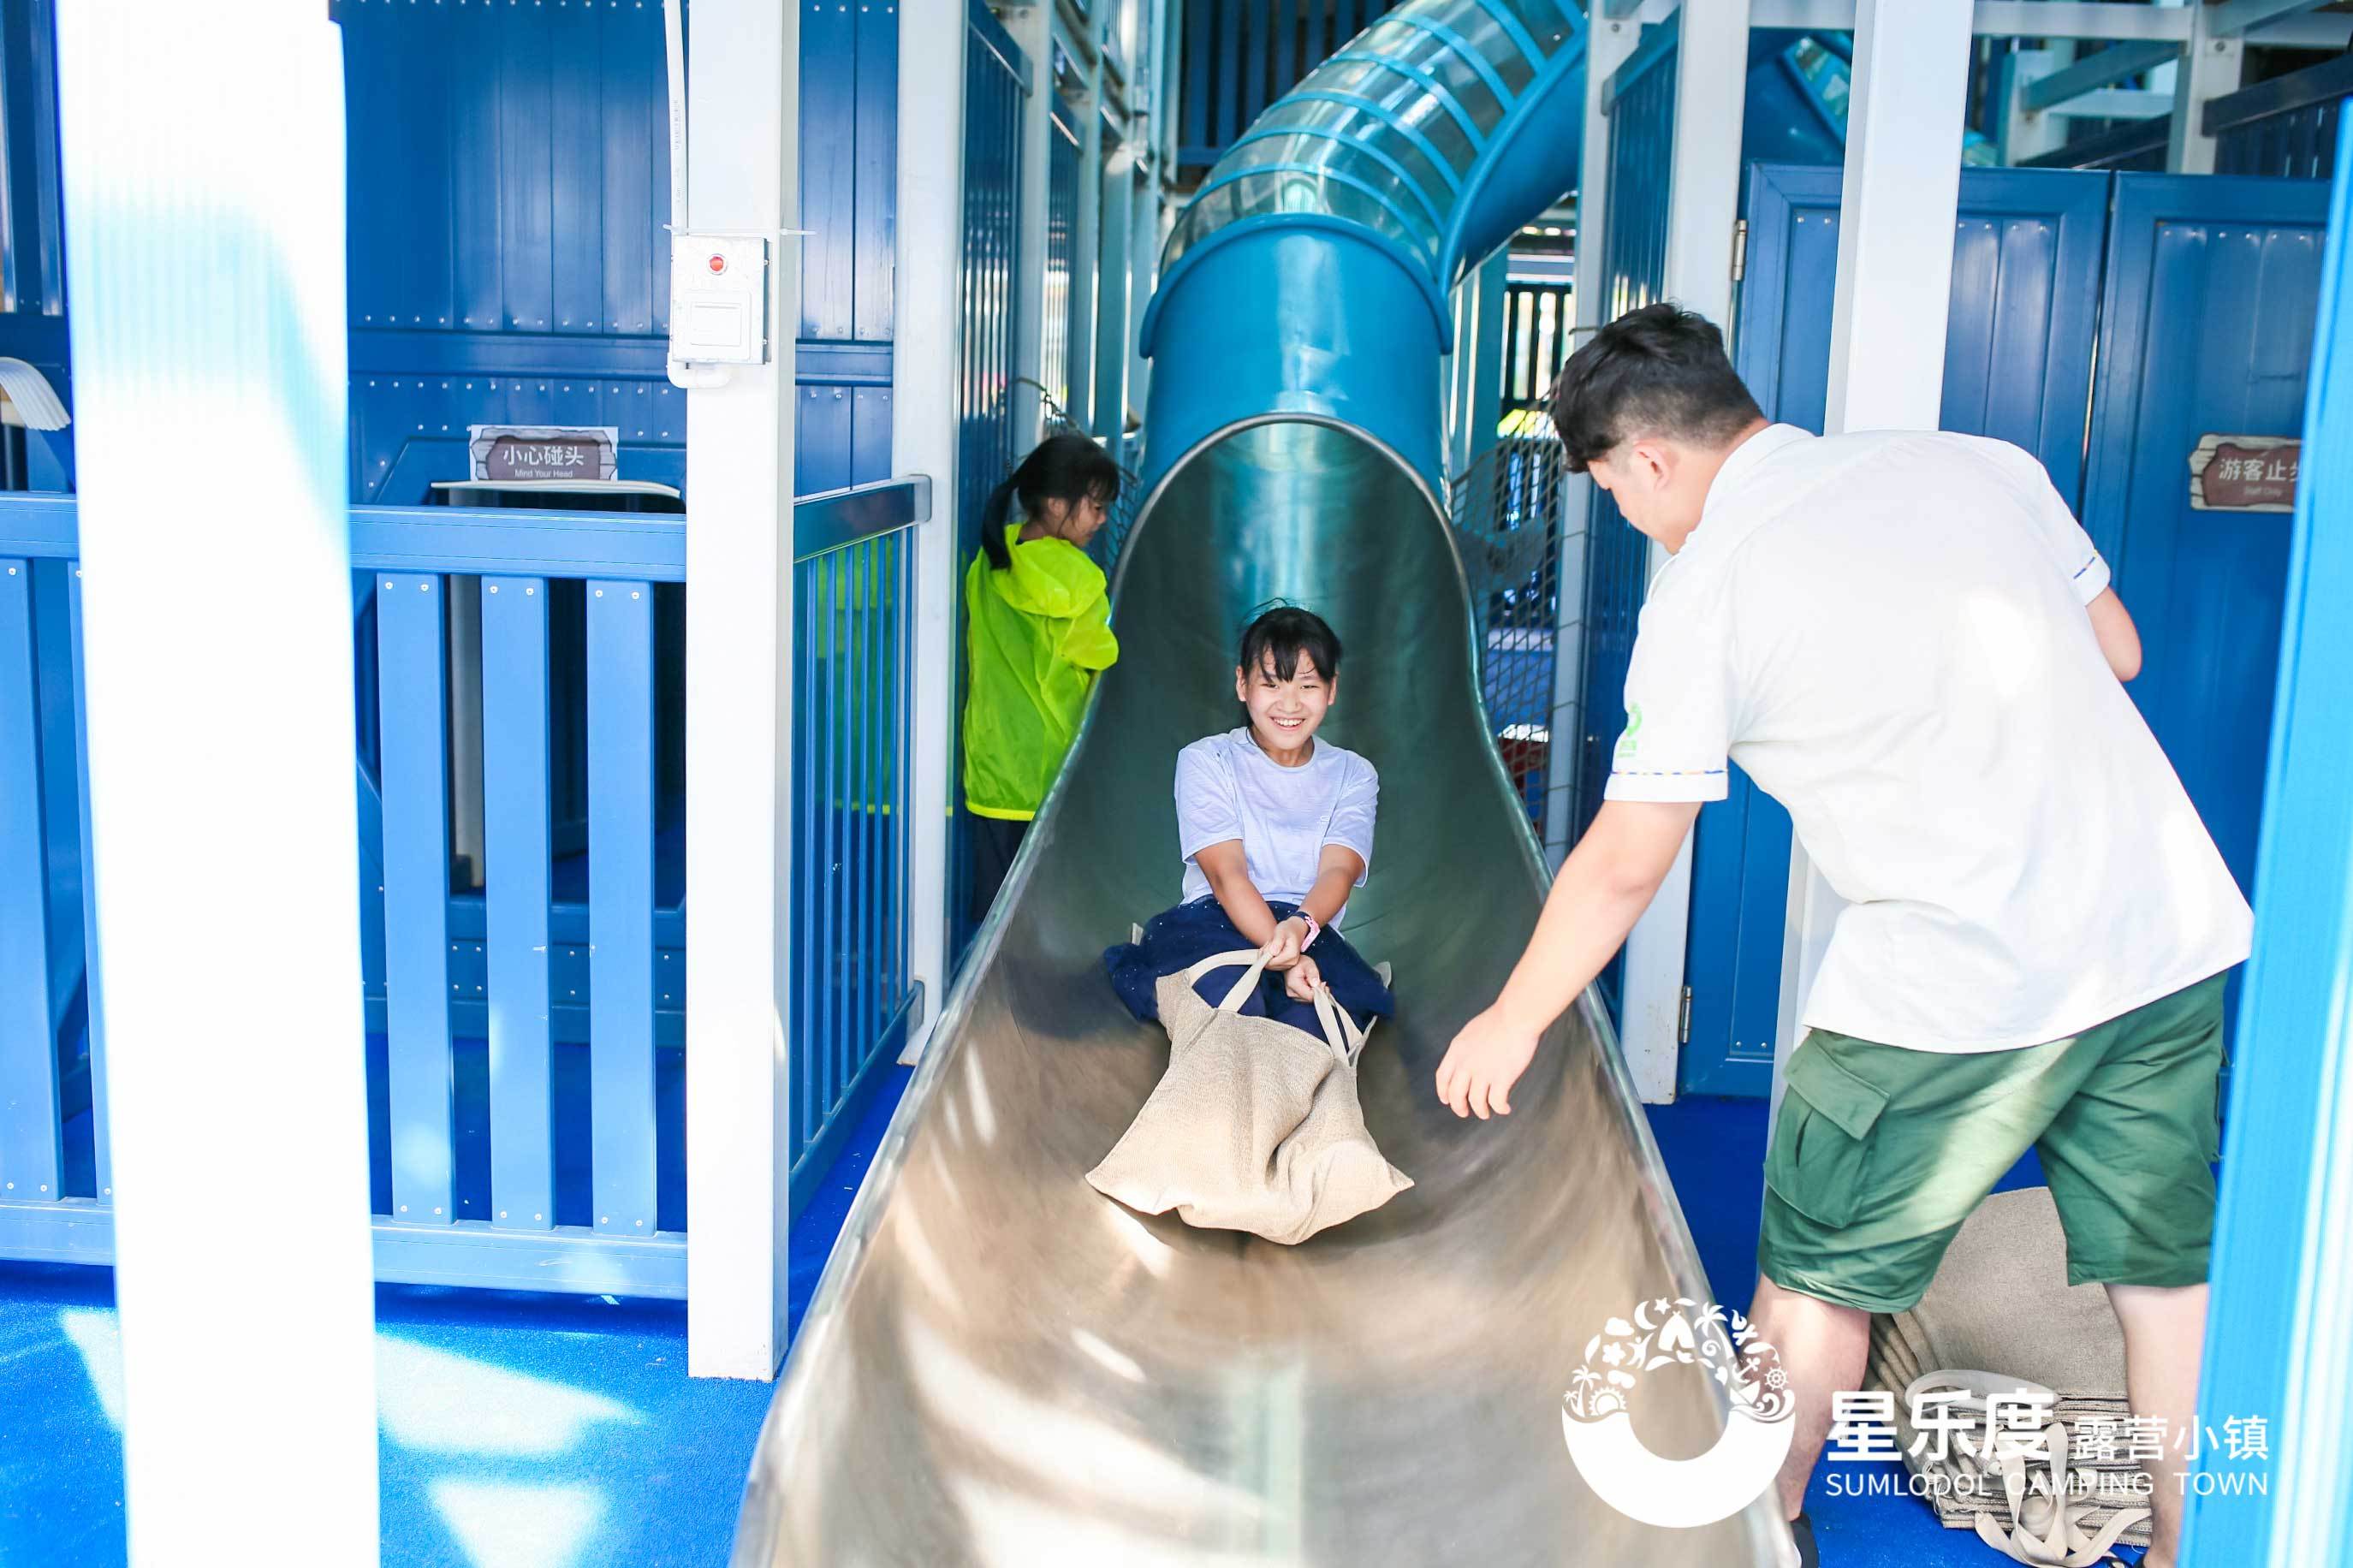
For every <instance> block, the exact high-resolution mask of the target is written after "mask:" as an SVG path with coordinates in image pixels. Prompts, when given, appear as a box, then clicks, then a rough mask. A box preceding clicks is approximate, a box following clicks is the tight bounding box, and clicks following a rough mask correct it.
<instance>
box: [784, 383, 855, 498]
mask: <svg viewBox="0 0 2353 1568" xmlns="http://www.w3.org/2000/svg"><path fill="white" fill-rule="evenodd" d="M849 391H850V389H849V388H848V387H843V386H804V387H802V388H801V389H800V394H801V395H800V398H799V405H800V406H799V413H800V418H799V420H798V421H797V429H796V431H795V435H794V437H793V440H794V445H793V492H794V493H795V494H796V495H805V496H807V495H816V494H818V492H819V491H821V490H838V489H844V488H846V487H847V486H848V485H849V484H850V482H851V479H850V474H851V469H850V445H849V416H850V409H851V404H850V401H849Z"/></svg>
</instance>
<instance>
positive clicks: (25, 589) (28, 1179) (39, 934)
mask: <svg viewBox="0 0 2353 1568" xmlns="http://www.w3.org/2000/svg"><path fill="white" fill-rule="evenodd" d="M33 649H34V627H33V568H32V563H31V562H30V561H26V560H10V561H0V1197H6V1198H11V1199H14V1200H16V1201H18V1202H26V1201H34V1202H43V1201H49V1202H53V1201H55V1200H56V1199H57V1198H58V1196H59V1195H60V1192H59V1185H60V1181H61V1177H62V1173H63V1171H64V1168H65V1167H64V1142H63V1129H62V1126H61V1124H60V1122H59V1121H58V1053H57V1046H56V1041H55V1039H54V1038H53V1037H52V1036H51V1034H50V1026H51V1012H50V1004H49V956H48V953H49V942H48V938H49V899H48V870H47V866H46V865H45V864H44V861H45V857H44V856H43V854H42V840H43V835H42V828H41V823H42V812H41V796H42V790H41V750H42V747H41V723H40V704H39V702H38V700H37V695H36V693H37V684H36V683H37V680H38V679H39V676H38V672H37V670H36V668H35V667H34V661H33Z"/></svg>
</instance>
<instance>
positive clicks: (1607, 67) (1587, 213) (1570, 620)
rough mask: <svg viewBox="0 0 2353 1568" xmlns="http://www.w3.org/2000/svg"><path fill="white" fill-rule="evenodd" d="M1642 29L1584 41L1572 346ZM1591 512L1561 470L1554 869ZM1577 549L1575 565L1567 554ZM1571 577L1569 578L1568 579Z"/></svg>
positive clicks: (1591, 316) (1571, 771)
mask: <svg viewBox="0 0 2353 1568" xmlns="http://www.w3.org/2000/svg"><path fill="white" fill-rule="evenodd" d="M1641 37H1642V29H1641V26H1640V25H1639V24H1638V23H1635V22H1632V21H1625V20H1620V21H1609V20H1596V21H1595V22H1594V23H1593V25H1592V29H1591V32H1590V33H1589V34H1588V37H1587V40H1586V52H1585V140H1584V142H1582V143H1581V144H1580V146H1581V151H1580V153H1579V155H1578V173H1577V252H1576V255H1577V262H1576V265H1577V291H1576V293H1575V295H1574V296H1573V298H1574V299H1575V300H1576V305H1577V323H1576V332H1575V336H1574V343H1573V345H1572V346H1577V345H1582V344H1583V343H1584V342H1585V341H1586V339H1587V338H1588V337H1590V336H1591V335H1592V333H1593V330H1594V329H1595V328H1597V327H1599V326H1600V325H1601V324H1602V322H1601V312H1602V311H1603V310H1605V309H1607V308H1608V300H1606V299H1605V298H1604V294H1605V291H1606V285H1605V283H1604V280H1603V277H1602V266H1603V263H1602V258H1603V257H1604V255H1605V254H1607V252H1606V248H1605V247H1607V245H1608V242H1609V230H1608V224H1607V222H1606V219H1607V216H1608V214H1609V113H1608V112H1607V111H1606V110H1604V109H1603V108H1602V107H1601V103H1602V98H1601V89H1602V88H1603V87H1604V86H1606V85H1607V84H1608V82H1609V79H1610V77H1611V76H1612V75H1614V74H1615V73H1616V72H1617V69H1618V68H1619V67H1620V66H1622V65H1624V64H1625V63H1626V62H1627V60H1628V59H1630V58H1632V56H1633V53H1634V49H1635V47H1636V46H1637V45H1638V44H1640V43H1641ZM1592 516H1593V481H1592V479H1589V478H1588V477H1587V476H1586V475H1584V474H1564V475H1562V476H1561V481H1560V517H1561V521H1560V528H1561V569H1560V582H1559V594H1558V597H1557V600H1556V605H1555V608H1554V613H1553V645H1552V646H1553V678H1552V722H1551V725H1550V733H1551V735H1552V758H1551V762H1550V763H1549V764H1548V767H1547V774H1546V787H1545V858H1546V860H1547V861H1548V862H1550V863H1551V865H1552V867H1553V868H1554V869H1556V870H1557V869H1559V868H1560V863H1561V862H1562V861H1563V860H1565V859H1567V858H1568V851H1569V849H1570V847H1571V845H1570V843H1569V834H1570V832H1571V830H1572V829H1573V827H1574V826H1575V808H1576V805H1577V799H1576V784H1577V776H1578V771H1579V764H1580V763H1581V762H1582V760H1583V758H1584V746H1585V725H1586V714H1585V691H1584V686H1583V680H1584V676H1585V554H1584V546H1585V532H1586V528H1587V526H1588V521H1590V519H1591V518H1592ZM1572 549H1573V550H1575V551H1576V560H1575V563H1574V570H1573V573H1572V566H1571V562H1570V555H1569V552H1571V550H1572ZM1572 575H1573V576H1574V582H1573V583H1572V581H1571V578H1572Z"/></svg>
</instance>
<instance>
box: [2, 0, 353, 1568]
mask: <svg viewBox="0 0 2353 1568" xmlns="http://www.w3.org/2000/svg"><path fill="white" fill-rule="evenodd" d="M57 33H58V104H59V106H60V109H61V111H62V112H61V117H60V118H61V123H60V126H59V137H60V142H61V145H62V148H63V152H64V188H65V224H66V239H67V244H66V255H67V258H68V263H69V266H68V282H69V292H70V294H71V296H72V298H73V301H74V311H73V318H72V336H73V362H74V391H75V394H76V398H75V406H74V416H75V438H76V441H77V443H78V446H79V458H80V462H79V468H80V487H81V488H80V530H81V567H80V570H81V573H82V592H83V637H84V658H85V660H86V670H87V675H88V682H87V689H88V722H89V731H88V738H89V757H90V837H91V844H92V848H93V849H94V851H95V860H94V865H93V868H92V869H93V872H94V878H93V889H94V896H95V898H96V900H97V914H98V922H97V923H98V940H99V944H100V947H102V948H103V949H104V952H105V955H106V963H105V972H104V975H103V978H102V981H101V988H102V990H103V993H104V995H103V1001H102V1005H103V1006H104V1008H105V1012H106V1025H107V1059H106V1073H107V1083H106V1092H107V1094H108V1097H109V1102H110V1108H111V1116H112V1128H111V1148H112V1154H113V1188H112V1199H113V1206H114V1245H115V1257H116V1264H115V1300H116V1302H117V1304H118V1306H119V1307H120V1309H121V1338H122V1347H121V1348H122V1397H121V1401H120V1402H119V1406H118V1408H119V1410H120V1412H121V1418H122V1419H124V1421H125V1425H124V1428H123V1435H122V1436H123V1484H124V1500H123V1501H124V1510H125V1514H126V1517H127V1519H128V1521H129V1529H130V1559H131V1561H132V1563H141V1564H148V1563H185V1562H188V1561H191V1560H193V1559H194V1558H196V1557H200V1556H203V1555H206V1554H207V1553H214V1552H227V1553H233V1554H234V1556H235V1557H236V1559H237V1561H238V1562H240V1563H260V1564H279V1563H285V1564H296V1563H374V1562H375V1560H376V1425H375V1296H374V1284H373V1280H374V1274H375V1263H374V1257H373V1252H372V1246H373V1243H372V1241H371V1237H370V1233H369V1226H368V1169H367V1088H366V1082H365V1078H364V1072H363V1064H362V1058H361V1051H360V1040H361V1034H362V1028H363V1020H362V1017H361V1008H360V932H359V878H358V865H359V857H358V849H359V845H358V830H357V825H356V819H355V818H354V817H353V810H352V756H353V728H352V678H353V677H352V620H351V616H352V580H351V550H350V532H349V514H348V508H349V503H350V479H349V473H350V469H349V463H350V457H349V431H348V429H347V426H346V418H345V400H346V396H347V389H348V387H349V384H350V378H349V373H348V369H347V365H346V357H345V316H344V279H343V241H344V232H343V202H344V194H343V45H342V37H341V34H340V31H339V29H337V28H336V27H335V26H332V24H331V23H330V22H329V20H328V18H327V10H326V7H325V6H323V5H239V6H194V5H185V4H182V3H181V0H116V3H115V4H112V5H65V6H61V7H59V8H58V17H57ZM257 853H259V855H260V856H261V858H264V859H266V861H267V863H268V865H269V874H268V875H267V876H256V875H255V867H256V864H257V860H256V857H257ZM262 931H266V932H268V933H269V942H270V943H271V960H272V963H273V965H274V973H273V975H272V980H271V983H270V984H269V985H266V986H261V987H256V986H255V985H254V984H252V982H251V975H252V971H253V952H252V944H253V939H254V935H255V933H257V932H262ZM21 1195H23V1196H26V1197H35V1196H38V1195H40V1194H21ZM56 1195H57V1194H54V1193H52V1194H47V1196H49V1197H52V1198H54V1197H55V1196H56ZM265 1492H266V1494H267V1495H266V1500H265V1499H264V1497H263V1493H265Z"/></svg>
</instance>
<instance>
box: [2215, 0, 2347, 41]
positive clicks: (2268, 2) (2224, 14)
mask: <svg viewBox="0 0 2353 1568" xmlns="http://www.w3.org/2000/svg"><path fill="white" fill-rule="evenodd" d="M2323 3H2324V0H2224V3H2223V4H2221V5H2217V6H2215V7H2214V8H2213V11H2214V14H2213V15H2212V16H2209V17H2208V18H2207V19H2206V30H2207V32H2208V33H2209V34H2211V36H2213V37H2218V38H2230V37H2240V36H2242V35H2243V34H2247V33H2252V32H2253V31H2254V30H2255V29H2256V28H2258V27H2260V26H2263V25H2264V24H2265V23H2269V22H2277V21H2282V20H2284V19H2285V18H2287V17H2290V16H2302V15H2303V14H2304V13H2306V11H2317V10H2318V9H2320V7H2321V5H2322V4H2323Z"/></svg>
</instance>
